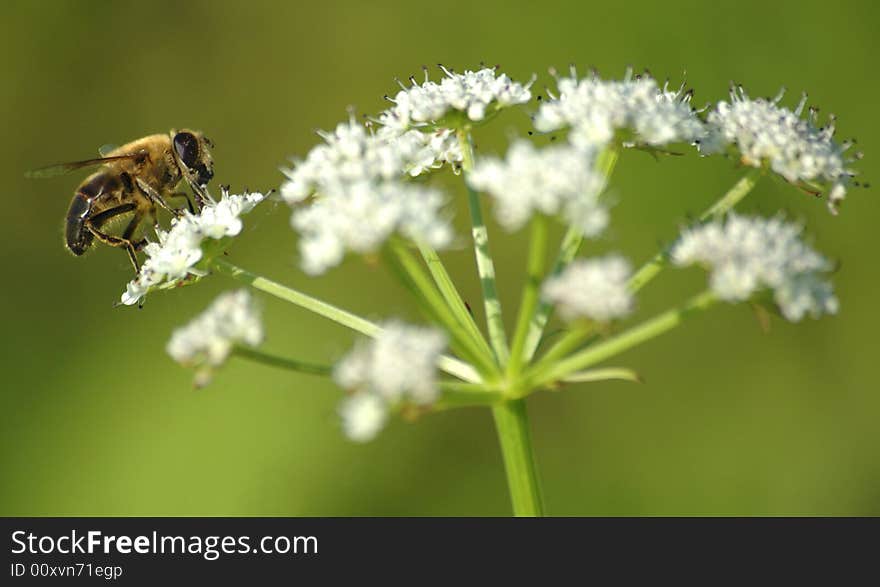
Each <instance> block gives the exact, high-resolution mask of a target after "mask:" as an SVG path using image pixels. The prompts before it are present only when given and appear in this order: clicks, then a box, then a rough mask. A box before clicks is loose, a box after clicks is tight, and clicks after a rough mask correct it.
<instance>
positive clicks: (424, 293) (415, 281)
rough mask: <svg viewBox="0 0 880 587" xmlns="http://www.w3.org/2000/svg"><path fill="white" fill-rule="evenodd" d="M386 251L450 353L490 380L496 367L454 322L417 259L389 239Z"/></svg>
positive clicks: (465, 331) (403, 245)
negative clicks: (437, 327) (448, 341)
mask: <svg viewBox="0 0 880 587" xmlns="http://www.w3.org/2000/svg"><path fill="white" fill-rule="evenodd" d="M387 249H388V254H387V258H388V261H389V263H390V264H391V265H392V267H394V268H395V269H396V270H397V274H398V276H399V277H400V278H401V280H402V281H403V282H404V284H406V285H407V286H408V287H409V288H410V290H411V291H412V292H413V294H414V295H415V296H416V298H417V299H418V300H419V301H420V302H421V303H422V305H423V306H424V308H425V309H426V310H427V311H428V313H429V314H430V315H431V317H432V318H433V319H434V320H436V321H437V322H439V323H440V324H441V325H443V327H444V328H445V329H446V330H447V332H449V334H450V335H451V337H452V341H451V346H452V348H453V350H455V351H456V352H457V353H459V354H460V355H462V356H463V357H464V358H465V359H467V360H468V361H470V362H472V363H473V364H474V365H475V366H476V367H477V369H478V370H479V371H480V372H481V373H482V374H483V375H486V376H489V377H492V376H493V375H495V374H497V373H498V366H497V365H496V364H495V362H494V360H493V358H492V356H491V354H486V353H484V352H483V350H482V348H481V347H480V345H479V344H478V343H476V342H475V341H474V340H473V339H472V338H471V337H470V336H469V334H468V331H467V330H466V328H465V327H464V326H463V325H462V324H460V323H459V321H458V320H457V319H456V318H455V315H454V314H453V312H452V310H451V309H450V308H449V306H447V305H446V302H445V300H444V299H443V296H442V295H441V294H440V292H439V291H438V290H437V288H436V287H435V286H434V283H433V282H432V281H431V278H430V277H428V275H427V274H426V273H425V272H424V270H423V269H422V266H421V264H420V263H419V261H418V260H417V259H416V257H415V256H414V255H413V254H412V253H411V252H410V251H409V249H408V248H407V245H406V243H403V242H400V241H398V240H396V239H392V240H390V241H389V244H388V247H387Z"/></svg>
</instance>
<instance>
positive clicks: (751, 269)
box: [671, 214, 838, 322]
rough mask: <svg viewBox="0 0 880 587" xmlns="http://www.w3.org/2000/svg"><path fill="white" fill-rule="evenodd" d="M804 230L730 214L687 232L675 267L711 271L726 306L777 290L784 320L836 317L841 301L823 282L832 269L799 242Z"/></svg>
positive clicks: (677, 251)
mask: <svg viewBox="0 0 880 587" xmlns="http://www.w3.org/2000/svg"><path fill="white" fill-rule="evenodd" d="M801 232H802V228H801V227H800V226H798V225H795V224H790V223H787V222H785V221H783V220H782V219H781V218H778V217H775V218H770V219H766V218H749V217H744V216H738V215H736V214H731V215H729V216H728V217H727V219H726V220H725V221H720V220H719V221H715V222H711V223H708V224H704V225H702V226H699V227H697V228H693V229H690V230H687V231H685V232H684V233H683V234H682V236H681V238H680V239H679V241H678V242H677V243H676V244H675V246H674V247H673V249H672V252H671V256H672V261H673V263H675V264H676V265H680V266H683V265H692V264H699V265H704V266H708V268H709V269H710V270H711V277H710V286H711V287H712V290H713V291H714V292H715V294H716V295H717V296H718V297H719V298H721V299H723V300H727V301H732V302H736V301H743V300H746V299H748V298H749V297H751V296H752V294H754V293H756V292H758V291H760V290H763V289H770V290H773V293H774V300H775V302H776V305H777V306H778V307H779V309H780V311H781V312H782V314H783V315H784V316H785V317H786V318H787V319H788V320H790V321H792V322H797V321H799V320H801V319H802V318H803V317H804V316H805V315H807V314H810V315H811V316H813V317H818V316H819V315H821V314H834V313H836V312H837V309H838V302H837V298H836V297H834V293H833V291H832V288H831V284H830V283H828V282H825V281H822V280H821V278H820V276H821V274H823V273H826V272H828V271H830V270H831V268H832V267H831V263H830V262H829V261H828V260H827V259H826V258H825V257H823V256H822V255H820V254H819V253H817V252H815V251H814V250H813V249H811V248H810V247H809V246H807V245H806V244H805V243H804V242H803V241H802V240H801V238H800V235H801Z"/></svg>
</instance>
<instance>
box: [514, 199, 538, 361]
mask: <svg viewBox="0 0 880 587" xmlns="http://www.w3.org/2000/svg"><path fill="white" fill-rule="evenodd" d="M546 262H547V217H546V216H544V215H543V214H538V215H536V216H535V217H534V218H533V219H532V228H531V238H530V242H529V255H528V260H527V262H526V283H525V286H524V288H523V294H522V299H521V301H520V303H519V314H518V316H517V319H516V330H515V331H514V333H513V343H512V344H511V347H510V362H509V363H508V364H507V373H508V375H510V376H511V377H516V375H518V374H519V372H520V370H521V369H522V366H523V364H524V363H525V362H526V361H527V360H528V357H526V356H525V345H526V337H527V336H528V332H529V329H530V328H531V326H532V323H533V320H534V319H535V310H536V308H537V307H538V302H539V301H540V299H541V281H542V280H543V279H544V266H545V264H546Z"/></svg>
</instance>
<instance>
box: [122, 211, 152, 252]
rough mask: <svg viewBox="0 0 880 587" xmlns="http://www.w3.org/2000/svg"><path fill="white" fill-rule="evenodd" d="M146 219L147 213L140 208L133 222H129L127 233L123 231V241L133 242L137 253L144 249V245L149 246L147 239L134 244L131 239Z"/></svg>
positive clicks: (126, 228)
mask: <svg viewBox="0 0 880 587" xmlns="http://www.w3.org/2000/svg"><path fill="white" fill-rule="evenodd" d="M145 217H146V212H145V211H144V210H142V209H140V208H139V209H138V210H137V211H136V212H135V213H134V217H132V219H131V221H129V223H128V226H126V227H125V231H123V233H122V238H123V240H127V241H130V242H132V244H133V245H134V248H135V250H136V251H140V250H141V249H143V248H144V245H145V244H147V239H141V240H139V241H137V242H134V241H132V240H131V237H132V236H133V235H134V233H135V231H136V230H137V228H138V226H139V225H140V223H141V222H143V220H144V218H145Z"/></svg>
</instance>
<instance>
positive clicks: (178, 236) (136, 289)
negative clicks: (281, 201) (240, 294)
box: [121, 188, 266, 306]
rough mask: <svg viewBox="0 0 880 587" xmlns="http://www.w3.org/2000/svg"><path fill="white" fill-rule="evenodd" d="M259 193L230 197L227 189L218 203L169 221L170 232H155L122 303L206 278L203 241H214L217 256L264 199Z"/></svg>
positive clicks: (231, 195) (213, 250)
mask: <svg viewBox="0 0 880 587" xmlns="http://www.w3.org/2000/svg"><path fill="white" fill-rule="evenodd" d="M265 197H266V196H265V195H264V194H261V193H246V194H243V195H234V194H230V193H229V191H228V190H227V189H225V188H224V189H223V193H222V195H221V197H220V201H219V202H213V201H211V202H208V203H207V204H205V206H204V207H203V208H202V210H201V211H200V212H199V213H198V214H191V213H190V212H184V213H183V214H182V215H181V216H180V217H178V218H175V219H174V220H172V221H171V229H170V230H168V231H167V232H166V231H163V230H157V231H156V237H157V239H158V240H157V241H156V242H151V243H148V244H147V246H146V247H144V253H145V254H146V255H147V259H146V261H144V264H143V265H142V266H141V270H140V272H139V273H138V275H137V276H135V278H134V279H133V280H132V281H131V282H129V284H128V285H127V286H126V289H125V292H124V293H123V294H122V298H121V302H122V303H123V304H125V305H127V306H130V305H134V304H137V303H138V302H140V301H141V299H143V297H144V296H145V295H146V294H147V292H149V291H151V290H153V289H163V288H167V287H173V286H175V285H177V284H179V283H181V282H183V281H186V280H188V279H191V278H192V277H193V276H195V277H200V276H203V275H204V274H205V270H204V268H203V267H202V266H201V265H202V263H200V262H201V261H203V259H204V258H205V257H206V251H207V250H208V248H209V247H208V246H207V243H206V241H214V242H215V243H216V244H215V246H212V247H210V251H209V253H210V254H209V255H208V256H210V255H217V254H219V253H220V252H221V251H222V249H223V245H224V239H227V238H229V237H233V236H236V235H238V234H239V233H240V232H241V230H242V228H243V223H242V220H241V215H242V214H245V213H247V212H250V211H251V210H253V208H254V206H256V205H257V204H259V203H260V202H262V201H263V200H264V199H265Z"/></svg>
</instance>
